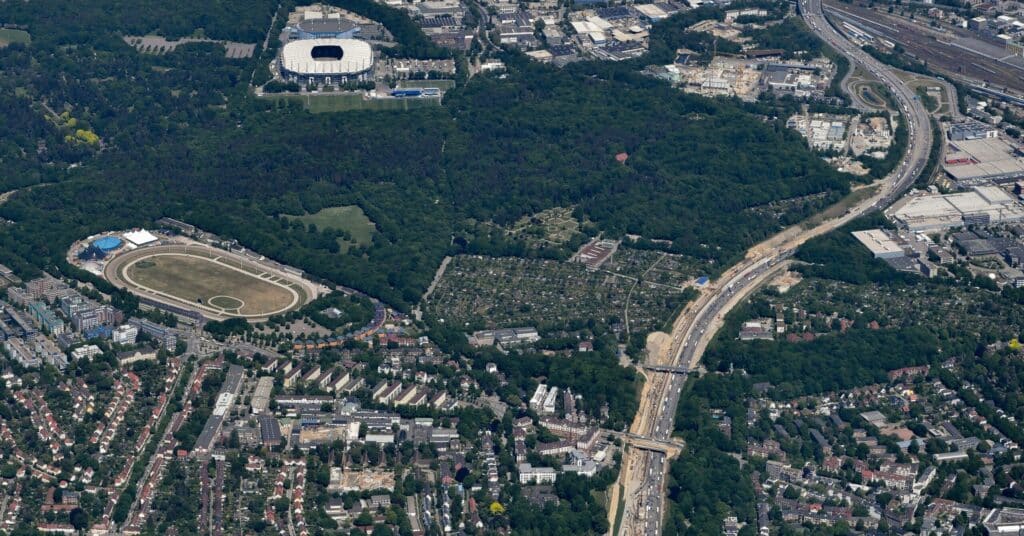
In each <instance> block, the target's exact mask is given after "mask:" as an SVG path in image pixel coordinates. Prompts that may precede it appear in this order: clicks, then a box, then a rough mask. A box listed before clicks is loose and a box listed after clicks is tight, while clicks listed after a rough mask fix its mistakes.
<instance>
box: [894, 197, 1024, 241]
mask: <svg viewBox="0 0 1024 536" xmlns="http://www.w3.org/2000/svg"><path fill="white" fill-rule="evenodd" d="M888 213H889V214H891V215H892V216H893V217H894V218H895V219H896V220H897V221H899V222H900V223H901V224H903V225H904V226H906V227H907V228H908V229H910V230H911V231H936V230H942V229H951V228H954V227H963V226H965V225H989V224H1001V223H1015V222H1020V221H1024V207H1022V206H1021V205H1020V204H1019V203H1017V202H1016V201H1015V200H1014V199H1013V198H1012V197H1011V196H1010V195H1009V194H1007V193H1006V192H1002V191H1001V190H1000V189H999V188H998V187H995V186H979V187H976V188H975V189H974V190H972V191H970V192H960V193H955V194H946V195H920V196H914V197H908V198H904V199H902V200H900V201H899V202H897V203H896V204H895V205H893V207H892V208H891V209H890V210H889V212H888Z"/></svg>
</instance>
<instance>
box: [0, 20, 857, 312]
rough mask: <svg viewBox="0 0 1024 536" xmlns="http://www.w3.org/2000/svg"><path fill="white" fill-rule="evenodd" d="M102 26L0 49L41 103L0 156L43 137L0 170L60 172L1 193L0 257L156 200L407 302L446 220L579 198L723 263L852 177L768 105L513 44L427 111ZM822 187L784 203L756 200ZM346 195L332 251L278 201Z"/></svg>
mask: <svg viewBox="0 0 1024 536" xmlns="http://www.w3.org/2000/svg"><path fill="white" fill-rule="evenodd" d="M103 28H105V27H103V26H101V27H100V29H103ZM107 32H108V33H105V34H102V32H101V34H102V35H97V36H96V37H95V38H93V39H92V40H91V41H90V42H89V43H86V44H82V45H80V46H78V47H75V48H68V47H58V46H50V45H47V44H46V43H47V42H46V41H45V40H40V41H37V42H35V43H34V44H33V45H32V46H31V47H24V46H10V47H7V48H5V49H3V50H2V51H0V65H3V67H4V74H5V77H4V78H3V80H2V81H0V85H2V86H4V87H7V88H9V89H13V88H15V87H18V88H22V91H21V92H20V93H21V94H23V95H25V96H24V97H21V98H22V99H23V103H24V104H25V105H27V106H22V109H27V110H30V111H31V112H34V113H24V114H21V115H15V116H9V117H7V118H5V119H6V121H4V122H2V123H0V128H4V129H7V130H9V131H20V132H21V133H22V134H21V135H20V136H12V137H11V138H10V139H11V141H12V142H13V143H16V144H17V145H16V146H11V147H9V148H8V149H7V150H6V151H5V152H4V153H3V154H7V155H12V154H14V155H16V154H18V153H19V152H20V153H21V154H23V155H26V154H33V155H36V156H34V157H33V158H32V159H28V158H24V159H23V160H22V161H21V162H18V163H17V164H16V165H15V166H12V167H8V168H7V169H6V170H5V171H0V188H3V189H5V190H6V189H12V188H17V187H20V186H24V185H26V184H28V183H32V182H48V183H53V182H55V183H56V184H51V185H48V186H46V187H43V188H37V189H32V190H29V191H23V192H20V193H19V194H18V195H15V196H13V197H12V198H11V200H10V201H9V202H8V203H6V204H5V205H3V206H2V207H0V215H2V216H3V217H4V218H6V219H9V220H12V221H14V222H16V223H15V224H14V225H10V226H7V227H4V228H0V244H3V246H4V248H3V250H2V252H0V262H3V263H5V264H7V265H9V266H11V267H12V268H14V269H15V270H18V271H22V272H24V271H30V270H32V269H35V268H43V267H49V268H50V269H51V270H54V269H58V268H60V267H62V266H63V257H64V250H65V248H66V247H67V246H68V245H69V244H70V243H71V242H72V241H74V240H76V239H79V238H81V237H82V236H85V235H88V234H90V233H94V232H98V231H102V230H110V229H118V228H126V227H133V226H139V225H147V224H148V223H149V222H151V221H153V220H155V219H157V218H159V217H161V216H171V217H175V218H178V219H182V220H185V221H189V222H190V223H193V224H195V225H197V226H199V227H201V228H204V229H206V230H209V231H211V232H216V233H218V234H221V235H224V236H230V237H233V238H236V239H238V240H239V241H240V242H241V243H243V244H244V245H246V246H247V247H249V248H251V249H254V250H256V251H259V252H260V253H261V254H264V255H267V256H268V257H271V258H275V259H277V260H280V261H282V262H286V263H289V264H293V265H296V266H299V267H301V268H303V269H305V270H307V271H308V272H310V273H311V274H312V275H315V276H317V277H321V278H324V279H328V280H331V281H335V282H338V283H342V284H345V285H348V286H351V287H353V288H356V289H358V290H361V291H364V292H366V293H367V294H370V295H372V296H375V297H378V298H380V299H382V300H384V301H386V302H387V303H388V304H390V305H393V306H396V307H398V308H400V309H408V307H409V306H410V305H411V304H413V303H416V302H417V301H418V299H419V296H420V294H422V292H423V291H424V290H425V288H426V286H427V285H428V284H429V280H430V278H431V276H432V274H433V271H434V268H435V267H436V266H437V265H438V263H439V262H440V259H441V258H442V257H443V256H444V255H445V254H451V253H458V252H459V251H461V250H465V249H472V245H471V244H470V243H469V242H467V241H466V240H461V241H457V242H453V241H451V239H450V238H451V236H452V235H453V234H458V235H462V236H463V237H466V236H469V237H470V238H471V235H468V234H466V233H463V232H462V231H461V230H463V229H474V228H475V222H479V221H491V222H495V223H498V224H507V223H510V222H513V221H515V220H516V219H518V218H519V217H521V216H523V215H526V214H532V213H535V212H538V211H540V210H543V209H546V208H550V207H552V206H566V205H579V206H580V207H581V209H582V211H583V212H584V213H585V214H586V216H587V217H588V218H589V219H591V220H592V221H594V222H595V223H596V225H597V226H598V227H599V229H600V230H601V231H603V232H605V233H607V234H610V235H612V236H615V235H621V234H623V233H635V234H641V235H644V236H645V237H649V238H660V239H666V240H671V241H673V249H674V250H678V251H680V252H684V253H688V254H691V255H694V256H697V257H700V258H709V259H714V260H715V261H716V262H718V263H721V264H723V265H724V264H729V263H730V262H731V261H733V260H735V259H736V258H738V256H739V255H740V254H741V252H742V251H743V250H744V249H745V248H746V247H747V246H748V245H750V244H752V243H754V242H756V241H758V240H760V239H761V238H763V237H765V236H767V235H768V234H770V233H772V232H775V231H776V230H778V229H779V228H780V227H781V226H783V225H785V224H788V223H792V222H795V221H798V220H799V219H801V218H803V217H805V216H807V215H808V214H810V213H812V212H813V211H815V210H817V209H819V208H820V207H821V206H822V205H823V204H825V203H827V202H830V201H834V200H836V199H838V197H839V196H841V195H842V194H843V193H845V192H846V191H847V190H848V177H846V176H844V175H842V174H840V173H837V172H835V171H833V170H831V169H829V168H828V167H827V166H826V165H825V164H824V163H823V162H822V161H821V160H820V159H818V158H815V157H814V155H813V154H812V153H811V152H810V151H809V150H807V149H806V148H805V146H804V144H803V142H802V141H801V140H800V139H799V137H798V136H797V135H796V134H795V133H793V132H791V131H789V130H787V129H786V128H785V127H784V125H782V124H781V123H780V122H779V121H777V120H770V119H765V118H759V117H755V116H752V115H751V113H750V112H749V111H747V110H746V109H744V108H743V107H741V105H739V104H738V103H733V102H731V101H710V100H706V99H702V98H699V97H695V96H690V95H680V94H679V93H678V92H676V91H675V90H673V89H672V88H670V87H668V86H667V85H664V84H661V83H658V82H655V81H653V80H651V79H648V78H644V77H625V78H623V79H621V80H618V79H602V78H594V77H593V76H591V75H590V74H588V73H586V71H585V70H584V69H581V70H579V71H571V70H566V71H558V70H555V69H554V68H551V67H548V66H543V65H537V64H533V63H530V62H527V61H523V60H521V59H518V58H515V57H510V58H509V59H508V64H509V65H510V71H511V72H510V73H509V74H508V76H506V77H503V78H500V79H499V78H496V77H488V76H478V77H476V78H474V79H473V80H472V81H471V82H470V83H468V84H466V85H465V86H463V87H461V88H459V89H456V90H455V91H453V92H450V93H449V95H448V98H447V99H446V101H445V104H444V106H443V107H442V108H440V109H429V110H427V109H424V110H417V111H409V112H402V113H395V112H350V113H345V114H324V115H310V114H308V113H307V112H305V111H303V110H301V109H300V108H298V107H297V106H294V105H287V104H280V105H279V104H274V103H269V102H266V101H262V100H258V99H254V98H253V97H252V96H250V95H249V94H248V92H247V89H246V82H245V81H246V80H247V79H248V75H247V72H248V71H249V70H250V69H252V68H253V67H252V65H251V63H249V62H246V61H239V60H230V59H226V58H224V57H223V49H222V47H220V45H216V44H201V45H189V46H181V47H178V48H177V49H176V50H175V51H174V52H172V53H169V54H166V55H162V56H146V55H139V54H137V53H136V52H135V51H134V50H133V49H131V48H130V47H128V46H127V45H126V44H125V43H124V42H123V41H121V40H120V39H118V38H117V37H116V36H115V35H113V34H112V33H109V32H110V30H107ZM96 74H105V75H107V76H104V77H102V78H100V77H97V76H95V75H96ZM44 102H45V103H46V106H45V107H44V106H43V103H44ZM46 108H49V109H52V110H56V111H58V113H61V115H62V117H64V116H65V115H66V116H67V117H68V118H71V119H74V122H75V123H76V125H78V126H82V125H85V126H87V127H88V129H90V131H91V132H95V133H96V135H97V137H98V138H99V141H98V143H97V144H95V146H83V145H81V144H79V143H77V142H74V141H73V140H72V141H65V139H64V130H66V129H67V128H68V127H67V124H68V123H70V120H63V119H54V118H52V117H50V118H47V116H48V115H49V113H50V112H49V111H47V109H46ZM64 112H66V114H64ZM61 121H63V123H62V122H61ZM299 125H301V128H296V127H297V126H299ZM28 133H37V135H34V136H29V135H28ZM5 139H6V138H5ZM39 140H43V141H45V142H46V149H47V150H46V151H45V152H42V153H38V152H37V151H36V145H37V142H38V141H39ZM619 152H627V153H628V154H629V155H630V158H629V160H628V161H627V162H626V164H625V165H622V164H619V163H617V162H616V161H615V159H614V156H615V154H617V153H619ZM6 158H8V159H11V157H10V156H8V157H6ZM71 164H76V165H74V166H72V165H71ZM83 164H84V165H83ZM820 192H825V193H826V194H827V195H826V196H824V198H821V199H816V200H815V201H814V202H812V203H794V204H793V208H792V209H791V210H789V211H788V212H786V213H783V214H780V215H779V218H778V219H765V218H763V217H762V216H761V215H760V214H759V212H758V211H756V210H755V209H756V208H757V207H759V206H764V205H767V204H768V203H771V202H773V201H778V200H781V199H792V198H801V197H803V196H809V195H812V194H816V193H820ZM349 204H351V205H358V206H360V208H362V209H363V211H364V212H365V213H366V214H367V216H368V217H369V218H370V219H371V220H372V221H374V222H375V223H376V225H377V229H378V233H376V235H375V237H374V241H373V243H372V244H371V245H368V246H365V247H357V248H352V249H351V250H350V251H348V252H347V253H346V254H340V253H339V252H338V250H337V241H336V240H334V239H333V238H335V237H332V236H330V235H329V233H327V232H325V231H319V232H316V233H310V232H309V230H308V229H305V228H301V226H294V225H291V224H290V222H288V221H287V220H285V219H281V218H279V217H278V216H277V215H278V214H282V213H285V214H301V213H312V212H316V211H317V210H319V209H321V208H323V207H324V206H332V205H349ZM712 245H713V246H712ZM567 253H568V252H565V253H563V254H567ZM339 260H341V261H342V262H338V261H339ZM64 269H67V267H66V266H65V267H64Z"/></svg>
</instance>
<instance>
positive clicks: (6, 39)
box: [0, 28, 32, 47]
mask: <svg viewBox="0 0 1024 536" xmlns="http://www.w3.org/2000/svg"><path fill="white" fill-rule="evenodd" d="M31 42H32V36H30V35H29V34H28V32H26V31H24V30H13V29H10V28H0V47H4V46H7V45H9V44H11V43H23V44H26V45H27V44H29V43H31Z"/></svg>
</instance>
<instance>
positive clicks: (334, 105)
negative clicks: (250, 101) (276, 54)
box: [264, 93, 441, 114]
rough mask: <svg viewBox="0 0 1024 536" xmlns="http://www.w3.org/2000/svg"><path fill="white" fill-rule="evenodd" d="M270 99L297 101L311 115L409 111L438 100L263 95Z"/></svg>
mask: <svg viewBox="0 0 1024 536" xmlns="http://www.w3.org/2000/svg"><path fill="white" fill-rule="evenodd" d="M264 97H265V98H270V99H290V100H299V101H301V102H302V105H303V106H304V107H305V108H306V109H307V110H309V111H310V112H312V113H315V114H316V113H328V112H348V111H352V110H411V109H413V108H420V107H423V106H436V105H439V104H440V103H441V99H439V98H416V99H391V98H386V99H364V98H363V96H362V95H361V94H359V93H318V94H305V95H273V94H268V95H264Z"/></svg>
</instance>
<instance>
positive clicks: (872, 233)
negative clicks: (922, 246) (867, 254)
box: [853, 229, 905, 259]
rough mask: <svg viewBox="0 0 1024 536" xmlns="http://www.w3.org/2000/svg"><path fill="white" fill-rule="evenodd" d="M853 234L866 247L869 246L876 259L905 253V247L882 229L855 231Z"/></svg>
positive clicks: (899, 255)
mask: <svg viewBox="0 0 1024 536" xmlns="http://www.w3.org/2000/svg"><path fill="white" fill-rule="evenodd" d="M853 236H854V237H855V238H856V239H857V240H859V241H860V243H861V244H864V247H866V248H868V250H870V251H871V253H872V254H873V255H874V256H875V258H876V259H886V258H890V257H902V256H903V255H904V254H905V253H904V252H903V248H902V247H900V245H899V244H898V243H896V241H895V240H893V239H892V238H891V237H890V236H889V234H888V233H886V232H885V231H883V230H881V229H871V230H868V231H855V232H854V233H853Z"/></svg>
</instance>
